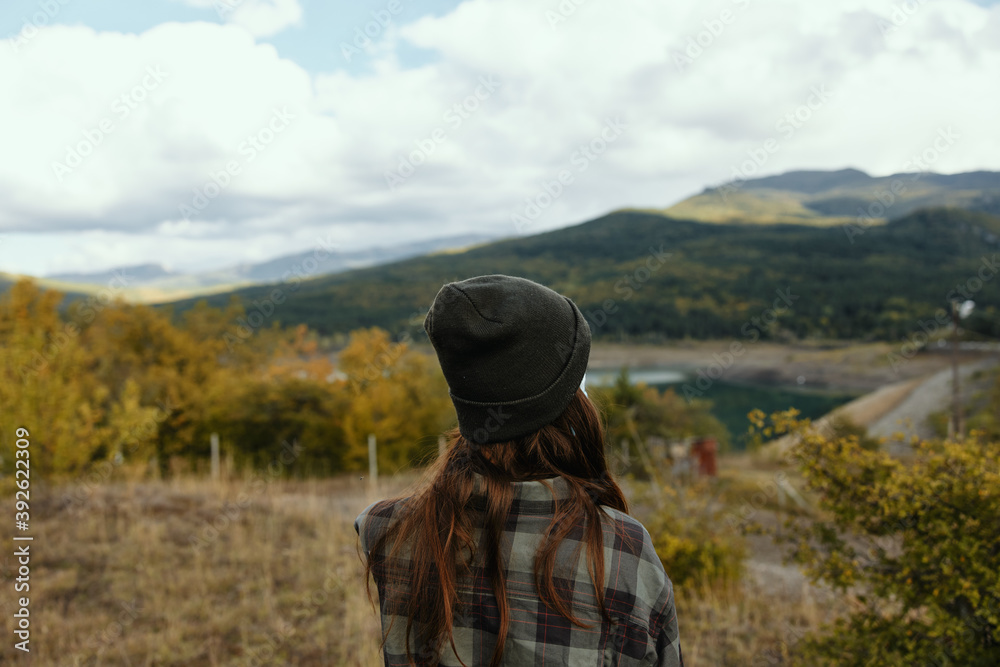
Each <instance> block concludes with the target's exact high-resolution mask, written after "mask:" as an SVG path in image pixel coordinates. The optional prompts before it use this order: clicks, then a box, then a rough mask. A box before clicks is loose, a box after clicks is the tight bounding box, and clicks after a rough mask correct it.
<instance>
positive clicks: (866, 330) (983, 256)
mask: <svg viewBox="0 0 1000 667" xmlns="http://www.w3.org/2000/svg"><path fill="white" fill-rule="evenodd" d="M998 246H1000V218H997V217H994V216H990V215H988V214H985V213H978V212H969V211H964V210H958V209H929V210H921V211H917V212H915V213H912V214H910V215H908V216H906V217H903V218H900V219H897V220H894V221H892V222H890V223H888V224H886V225H870V226H864V225H855V226H853V227H844V226H836V227H811V226H800V225H768V226H756V225H736V224H733V225H729V224H705V223H698V222H691V221H685V220H676V219H672V218H668V217H664V216H662V215H658V214H652V213H642V212H634V211H620V212H615V213H612V214H610V215H607V216H604V217H601V218H598V219H596V220H592V221H590V222H586V223H583V224H580V225H576V226H573V227H569V228H564V229H560V230H556V231H553V232H548V233H545V234H539V235H535V236H530V237H525V238H520V239H513V240H507V241H500V242H496V243H492V244H489V245H485V246H481V247H478V248H474V249H471V250H468V251H466V252H463V253H458V254H448V255H438V256H428V257H421V258H415V259H410V260H406V261H402V262H397V263H394V264H389V265H384V266H380V267H375V268H370V269H363V270H358V271H352V272H349V273H344V274H340V275H336V276H329V277H325V278H319V279H315V280H309V281H297V280H293V281H286V282H284V283H279V284H276V285H271V286H259V287H253V288H247V289H243V290H238V291H236V292H234V293H232V294H235V295H236V296H238V297H239V298H240V299H241V300H242V301H243V302H244V303H245V304H246V305H247V311H248V317H250V316H252V315H253V312H254V311H255V310H256V311H259V312H260V313H261V314H260V315H259V316H258V318H257V320H256V322H257V323H256V324H255V323H254V322H253V321H251V322H250V324H251V325H252V326H253V327H256V326H261V325H264V326H270V323H271V322H273V321H280V322H281V323H282V324H283V325H292V324H300V323H303V324H307V325H309V326H310V327H311V328H314V329H316V330H317V331H319V332H321V333H323V334H328V335H329V334H340V333H346V332H348V331H351V330H352V329H357V328H359V327H368V326H376V325H377V326H380V327H383V328H386V329H387V330H389V331H390V332H394V333H399V332H401V331H402V330H404V329H406V330H408V331H410V332H411V333H415V334H419V332H420V320H421V319H422V314H423V313H424V312H425V311H426V309H427V307H428V305H429V304H430V302H431V300H432V299H433V297H434V295H435V293H436V292H437V290H438V289H439V288H440V286H441V285H442V284H443V283H445V282H448V281H452V280H461V279H464V278H468V277H470V276H474V275H480V274H486V273H508V274H514V275H520V276H524V277H527V278H530V279H533V280H537V281H540V282H542V283H544V284H546V285H549V286H551V287H552V288H553V289H556V290H558V291H560V292H563V293H565V294H567V295H568V296H570V297H571V298H572V299H574V300H575V301H576V302H577V303H578V304H579V305H580V307H581V308H582V310H583V311H584V312H585V313H586V314H587V316H588V319H589V320H590V321H591V326H592V328H593V331H594V334H595V336H596V337H597V338H603V339H619V338H626V339H631V340H642V339H649V340H663V339H674V338H681V337H693V338H720V337H733V336H738V335H742V336H748V337H751V338H753V339H754V340H756V338H757V337H762V338H777V339H782V338H798V339H801V338H806V337H824V338H845V339H846V338H850V339H896V338H899V337H901V336H906V335H908V334H910V333H912V332H914V331H917V330H919V321H920V320H921V319H923V320H926V318H929V317H933V316H934V314H935V311H936V309H939V308H941V307H943V306H945V305H946V304H947V301H948V299H949V298H958V299H965V298H972V299H974V300H975V301H976V302H977V304H978V306H977V309H976V312H975V315H974V316H973V318H972V319H971V320H970V321H969V322H968V327H969V329H970V330H972V331H974V332H979V333H980V334H985V335H990V336H995V335H997V334H998V333H1000V313H998V310H997V309H998V307H1000V296H998V293H997V291H996V290H995V289H994V288H993V286H992V283H991V282H990V281H991V280H992V278H993V276H994V275H995V273H996V271H997V267H996V266H995V265H994V264H993V259H994V253H998V252H1000V247H998ZM779 290H780V291H781V294H784V295H785V296H786V300H785V301H781V300H780V299H779V293H778V291H779ZM956 290H959V291H956ZM230 298H231V294H219V295H215V296H212V297H210V298H208V302H209V304H211V305H216V306H224V305H225V304H226V303H228V301H229V300H230ZM272 299H273V300H274V301H275V303H272V302H271V301H272ZM776 299H779V300H778V301H776ZM255 301H256V302H258V303H259V304H260V307H259V308H257V307H255V306H254V305H253V302H255ZM277 301H281V303H276V302H277ZM194 302H195V301H194V300H188V301H182V302H177V303H176V304H174V305H173V306H172V307H173V308H174V309H175V312H177V313H180V312H182V311H183V310H185V309H187V308H189V307H190V306H192V305H193V304H194ZM778 306H781V307H778ZM772 308H774V310H775V312H774V314H773V315H772V314H771V313H768V312H766V311H767V310H768V309H772ZM765 315H766V317H764V316H765ZM762 318H763V319H762ZM767 322H770V323H767ZM263 323H266V324H263Z"/></svg>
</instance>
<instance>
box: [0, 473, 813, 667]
mask: <svg viewBox="0 0 1000 667" xmlns="http://www.w3.org/2000/svg"><path fill="white" fill-rule="evenodd" d="M411 481H412V479H403V480H395V481H393V480H388V481H387V483H386V485H385V488H383V489H382V490H381V493H382V495H388V494H392V493H397V492H399V491H401V490H402V489H403V485H404V484H406V483H409V482H411ZM38 492H39V493H38V495H39V496H40V497H41V498H42V500H40V501H36V504H35V505H33V507H32V510H33V512H32V516H33V518H34V519H35V525H34V528H33V533H34V535H35V540H34V542H33V543H32V546H31V549H32V560H31V575H30V577H31V579H30V585H31V591H30V595H31V605H30V610H31V629H32V634H31V642H30V647H31V653H30V657H29V656H26V655H24V654H23V653H21V652H19V651H15V650H14V649H13V646H12V645H13V641H12V640H10V639H9V638H10V637H12V636H13V635H12V631H13V618H12V614H13V611H14V607H13V597H12V596H13V593H12V589H13V586H12V582H11V581H10V579H11V577H16V576H17V574H16V567H17V566H16V564H15V563H14V561H13V559H12V558H11V557H9V556H7V557H0V578H3V579H4V580H5V581H3V582H2V586H3V589H4V593H3V596H2V598H0V599H2V604H3V609H2V610H0V613H2V616H3V626H4V635H5V636H6V637H8V640H7V641H5V642H4V644H3V646H2V647H0V662H2V663H17V664H29V663H28V660H30V664H31V665H33V666H34V667H50V666H51V667H56V666H58V667H69V666H82V665H86V666H88V667H92V666H98V665H128V666H133V667H139V666H153V665H156V666H166V665H178V666H179V665H190V666H213V667H214V666H235V665H308V666H312V665H378V664H381V662H380V659H379V655H378V651H377V641H378V631H379V628H378V621H377V616H376V613H375V612H374V611H373V609H372V607H371V606H370V605H369V603H368V601H367V599H366V597H365V592H364V586H363V582H362V580H361V562H360V560H359V558H358V555H357V551H356V536H355V533H354V530H353V528H352V525H351V522H352V520H353V518H354V516H356V514H357V513H358V512H359V511H360V510H361V509H363V508H364V506H365V505H366V504H367V502H368V500H369V496H368V494H367V493H366V491H365V487H364V482H362V481H360V480H358V478H357V477H345V478H339V479H336V480H324V481H298V482H284V481H274V482H271V483H268V484H263V483H259V482H258V483H256V484H255V483H251V482H249V481H228V482H221V483H217V484H213V483H211V482H209V481H207V480H203V479H192V478H187V479H180V480H174V481H169V482H141V483H121V484H114V485H111V484H109V485H106V486H102V487H96V488H89V489H88V488H73V487H55V488H47V489H45V488H41V487H38ZM763 567H764V570H765V571H766V570H767V568H768V567H777V566H769V565H764V566H763ZM779 569H780V568H779ZM756 571H757V572H758V573H759V572H760V568H759V567H758V568H757V570H756ZM781 581H784V579H782V578H781V577H778V578H771V579H770V581H768V577H764V579H763V580H761V578H760V577H751V576H748V577H747V580H746V581H744V582H743V583H742V584H739V585H733V586H730V587H728V588H719V587H717V588H715V589H711V590H703V591H692V590H680V589H679V590H678V591H677V608H678V614H679V617H680V624H681V632H682V646H683V650H684V653H685V658H686V664H687V665H689V666H690V667H700V666H709V665H711V666H718V665H755V666H756V665H780V664H790V663H789V662H788V655H789V650H790V649H792V648H794V645H795V642H796V639H797V637H798V636H800V634H801V633H802V632H803V631H804V630H807V629H810V628H814V627H816V626H817V624H818V623H819V622H820V621H821V620H823V617H824V615H825V614H827V613H829V611H828V608H829V604H828V603H826V602H823V601H822V600H821V599H817V597H816V595H815V594H814V590H813V589H811V588H809V587H807V586H805V585H803V584H794V583H793V584H792V585H783V584H780V583H779V582H781ZM26 659H27V660H26Z"/></svg>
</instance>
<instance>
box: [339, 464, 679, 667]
mask: <svg viewBox="0 0 1000 667" xmlns="http://www.w3.org/2000/svg"><path fill="white" fill-rule="evenodd" d="M511 484H512V486H513V487H514V500H513V502H512V504H511V510H510V515H509V518H508V521H507V526H506V528H505V530H504V537H505V540H504V543H505V544H504V552H503V556H502V559H501V562H502V563H504V571H505V574H506V583H507V599H508V602H509V614H510V626H509V631H508V635H507V639H506V643H505V647H504V652H503V664H507V665H574V666H575V665H681V664H682V663H681V656H680V644H679V641H678V628H677V617H676V613H675V608H674V600H673V587H672V585H671V582H670V580H669V579H668V578H667V577H666V575H665V573H664V571H663V567H662V565H661V564H660V561H659V560H658V558H657V556H656V553H655V551H654V550H653V546H652V544H651V542H650V538H649V534H648V533H647V532H646V529H645V528H644V527H643V526H642V524H640V523H639V522H638V521H636V520H635V519H633V518H632V517H630V516H628V515H627V514H624V513H622V512H619V511H617V510H614V509H611V508H607V507H606V508H603V510H604V511H603V517H604V518H603V526H602V536H603V544H604V582H605V588H604V604H605V607H606V608H607V609H608V611H609V612H610V615H611V618H612V620H613V623H612V624H609V623H606V622H605V621H604V619H603V618H602V615H601V613H600V611H599V609H598V600H597V596H596V594H595V590H594V586H593V584H592V583H591V577H590V574H589V572H588V571H587V559H586V558H585V547H584V544H583V542H582V541H581V539H582V536H583V529H582V526H581V527H580V528H579V529H578V530H574V531H572V532H571V533H570V534H569V536H568V537H567V538H566V539H564V540H563V541H562V542H561V543H560V545H559V548H558V551H557V557H556V563H557V569H556V572H555V575H556V577H555V582H556V587H557V590H558V592H559V593H560V595H561V596H563V597H564V599H566V600H568V601H570V602H571V603H572V611H573V615H574V616H576V617H577V619H578V620H581V621H583V622H584V623H586V624H587V625H590V626H591V627H589V628H583V627H579V626H576V625H574V624H573V623H572V622H570V621H569V619H567V618H565V617H564V616H562V615H560V614H559V613H557V612H555V611H553V610H551V609H549V608H547V607H546V605H545V604H544V602H543V601H542V599H541V597H540V595H539V592H538V589H537V587H536V583H535V577H534V566H535V555H536V552H537V550H538V547H539V545H540V544H541V542H542V540H543V537H544V535H545V533H546V531H547V530H548V528H549V525H550V523H551V521H552V517H553V516H554V515H555V503H556V500H555V499H556V498H558V499H560V500H565V499H566V498H567V497H568V495H569V492H570V489H569V486H568V484H567V483H566V482H565V480H563V479H562V478H558V477H557V478H553V479H547V480H544V481H541V480H539V481H527V482H512V483H511ZM405 503H406V500H401V501H381V502H378V503H374V504H373V505H371V506H370V507H369V508H368V509H366V510H365V511H364V512H363V513H362V514H361V515H360V516H359V517H358V519H357V521H356V522H355V529H356V530H357V531H358V534H359V536H360V538H361V546H362V549H363V551H364V552H365V556H366V557H369V558H372V556H371V554H370V553H369V549H370V548H371V545H373V544H375V542H376V541H377V540H378V538H379V537H380V536H381V535H383V534H384V533H385V531H386V529H387V528H388V527H389V525H390V524H391V523H392V522H393V519H394V516H396V515H397V512H399V511H401V508H403V507H404V506H405ZM485 504H486V503H485V497H484V496H482V495H480V494H477V495H474V496H473V498H472V502H471V509H472V512H473V516H477V515H478V516H482V514H483V512H484V511H485ZM396 518H398V516H397V517H396ZM474 535H475V540H476V542H477V543H481V542H482V535H483V532H482V528H481V527H479V528H477V529H476V530H475V533H474ZM385 551H386V549H382V553H378V554H375V555H374V560H373V573H374V577H375V582H376V586H377V587H378V589H379V599H380V602H381V603H382V604H381V607H382V608H381V613H382V627H383V628H389V627H390V626H391V627H392V631H391V632H390V633H389V635H388V637H387V638H386V642H385V646H384V650H385V664H386V665H406V664H408V661H407V657H406V643H405V639H404V637H405V628H406V620H407V619H406V617H405V615H401V614H399V613H393V612H394V611H396V612H399V611H400V610H393V609H390V608H387V605H386V604H385V600H386V598H387V596H386V595H385V590H384V587H386V586H390V587H391V586H402V587H404V588H405V586H406V585H407V582H405V581H392V580H391V575H390V576H389V578H388V579H387V578H386V577H385V576H384V575H385V574H386V573H387V570H386V569H385V567H384V565H385V564H384V560H383V559H385V558H386V553H385ZM397 565H403V567H402V568H398V569H397V568H392V570H393V571H400V572H402V571H406V570H405V565H404V564H403V563H398V564H397ZM458 595H459V600H460V601H461V602H462V607H461V608H460V609H459V610H457V613H456V616H455V619H454V624H453V629H454V638H455V648H456V649H457V650H458V654H457V655H456V654H455V652H454V650H453V649H452V647H451V646H447V647H446V650H445V651H444V652H443V653H442V655H441V657H440V662H439V663H438V664H441V665H447V666H449V667H450V666H455V667H458V666H459V665H461V664H463V663H464V664H465V665H467V666H469V667H471V666H472V665H486V664H489V662H490V658H491V657H492V655H493V650H494V648H495V645H496V638H497V635H498V631H499V619H500V614H499V608H498V605H497V601H496V599H495V597H494V595H493V591H492V588H491V586H490V580H489V577H488V576H487V575H486V572H485V571H484V569H483V563H482V558H479V559H477V561H476V562H475V565H474V566H473V569H472V572H471V576H469V577H468V578H467V579H466V580H465V581H464V582H463V583H460V585H459V587H458ZM390 597H391V596H390ZM394 617H395V618H394ZM410 650H411V654H412V655H413V657H414V658H415V662H416V663H417V664H427V663H426V662H424V660H426V659H427V658H432V659H433V649H431V650H428V648H427V647H418V646H411V647H410ZM460 660H461V661H460Z"/></svg>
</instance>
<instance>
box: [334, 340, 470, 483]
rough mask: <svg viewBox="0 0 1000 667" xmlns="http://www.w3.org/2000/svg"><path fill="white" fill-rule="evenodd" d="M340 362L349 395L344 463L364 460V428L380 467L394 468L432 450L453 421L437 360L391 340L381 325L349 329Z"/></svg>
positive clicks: (363, 462) (359, 465) (359, 466)
mask: <svg viewBox="0 0 1000 667" xmlns="http://www.w3.org/2000/svg"><path fill="white" fill-rule="evenodd" d="M339 367H340V371H341V373H343V374H344V375H345V376H346V380H347V391H348V392H349V395H350V399H351V400H350V407H349V409H348V413H347V415H346V416H345V418H344V433H345V436H346V439H347V443H348V454H347V457H346V463H347V465H350V466H351V467H353V468H355V469H363V468H364V466H365V465H366V464H367V460H368V448H367V447H368V445H367V442H368V434H369V433H374V434H375V437H376V440H377V442H378V463H379V468H380V469H381V470H385V471H395V470H399V469H402V468H406V467H409V466H411V465H413V464H416V463H419V462H421V461H422V460H424V459H426V458H427V457H428V456H429V455H431V454H432V453H433V452H434V451H435V448H436V446H437V445H436V443H437V438H438V436H439V435H440V434H441V432H442V431H444V430H445V429H446V428H448V427H449V426H451V425H453V424H454V423H455V421H456V417H455V411H454V408H453V407H452V404H451V401H450V399H449V398H448V386H447V383H446V382H445V380H444V375H443V374H442V373H441V368H440V366H439V365H438V363H437V360H436V359H434V358H433V357H432V356H431V355H428V354H425V353H423V352H419V351H416V350H414V349H412V348H411V346H410V345H409V343H408V342H407V341H398V342H393V341H392V340H391V338H390V337H389V334H388V333H387V332H386V331H384V330H382V329H379V328H371V329H360V330H356V331H354V332H352V333H351V337H350V340H349V342H348V344H347V346H346V347H345V348H344V349H343V350H342V351H341V352H340V356H339Z"/></svg>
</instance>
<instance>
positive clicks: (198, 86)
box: [0, 0, 1000, 275]
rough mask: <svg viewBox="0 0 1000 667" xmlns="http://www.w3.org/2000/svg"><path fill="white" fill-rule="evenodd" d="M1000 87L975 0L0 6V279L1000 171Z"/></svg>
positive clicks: (32, 2) (255, 257) (120, 1)
mask: <svg viewBox="0 0 1000 667" xmlns="http://www.w3.org/2000/svg"><path fill="white" fill-rule="evenodd" d="M998 82H1000V4H998V2H990V1H986V0H982V1H980V2H972V1H971V0H907V1H906V2H901V1H898V0H896V1H893V0H830V1H827V2H815V1H808V2H807V1H806V0H672V1H671V2H669V3H666V2H661V1H656V0H636V1H631V2H614V3H613V2H611V1H610V0H467V1H465V2H458V1H456V0H425V1H423V2H420V3H417V2H414V1H413V0H353V1H351V2H346V1H340V0H326V1H322V2H321V1H320V0H144V1H143V2H141V3H139V2H134V0H133V1H128V0H4V2H3V4H2V7H0V90H2V91H3V95H2V96H0V127H2V131H0V271H7V272H12V273H25V274H30V275H48V274H52V273H58V272H68V271H99V270H105V269H108V268H112V267H116V266H126V265H134V264H141V263H147V262H153V263H161V264H163V265H164V266H166V267H167V268H170V269H173V270H178V271H210V270H214V269H220V268H224V267H228V266H231V265H233V264H238V263H242V262H255V261H263V260H267V259H271V258H274V257H277V256H281V255H284V254H289V253H293V252H301V251H306V250H309V249H311V248H314V247H318V245H320V244H322V245H323V246H324V247H328V248H329V247H334V248H338V249H341V250H351V249H354V248H360V247H366V246H374V245H393V244H398V243H405V242H407V241H412V240H421V239H429V238H435V237H442V236H451V235H459V234H469V233H480V234H491V235H497V236H516V235H527V234H535V233H538V232H541V231H547V230H550V229H555V228H558V227H563V226H566V225H571V224H576V223H579V222H582V221H585V220H588V219H592V218H594V217H597V216H599V215H601V214H604V213H607V212H609V211H611V210H615V209H619V208H624V207H635V208H655V209H662V208H665V207H668V206H670V205H672V204H674V203H676V202H678V201H680V200H682V199H684V198H685V197H687V196H690V195H692V194H695V193H697V192H699V191H701V190H702V189H703V188H704V187H707V186H712V185H718V184H721V183H723V182H726V181H729V180H732V179H733V178H735V177H739V176H742V177H755V176H764V175H770V174H776V173H782V172H785V171H789V170H793V169H841V168H845V167H853V168H858V169H862V170H864V171H867V172H868V173H871V174H873V175H885V174H890V173H897V172H900V171H909V170H912V169H914V168H915V167H913V164H914V163H913V162H912V158H913V157H914V156H919V155H920V154H921V153H923V152H924V151H925V150H926V149H927V148H928V147H931V146H933V145H934V142H935V141H936V140H938V141H939V146H940V145H944V144H942V142H941V141H940V140H939V138H940V137H942V136H947V137H949V140H948V142H947V143H946V145H947V149H946V150H944V151H940V152H938V154H937V157H936V159H935V160H934V161H933V164H927V165H925V167H926V168H928V169H931V170H933V171H936V172H941V173H957V172H963V171H972V170H979V169H990V170H1000V151H998V150H997V148H998V146H1000V129H998V124H997V122H996V119H997V118H998V117H1000V113H998V111H1000V108H998V107H1000V83H998ZM765 146H768V147H770V148H769V149H765Z"/></svg>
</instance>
